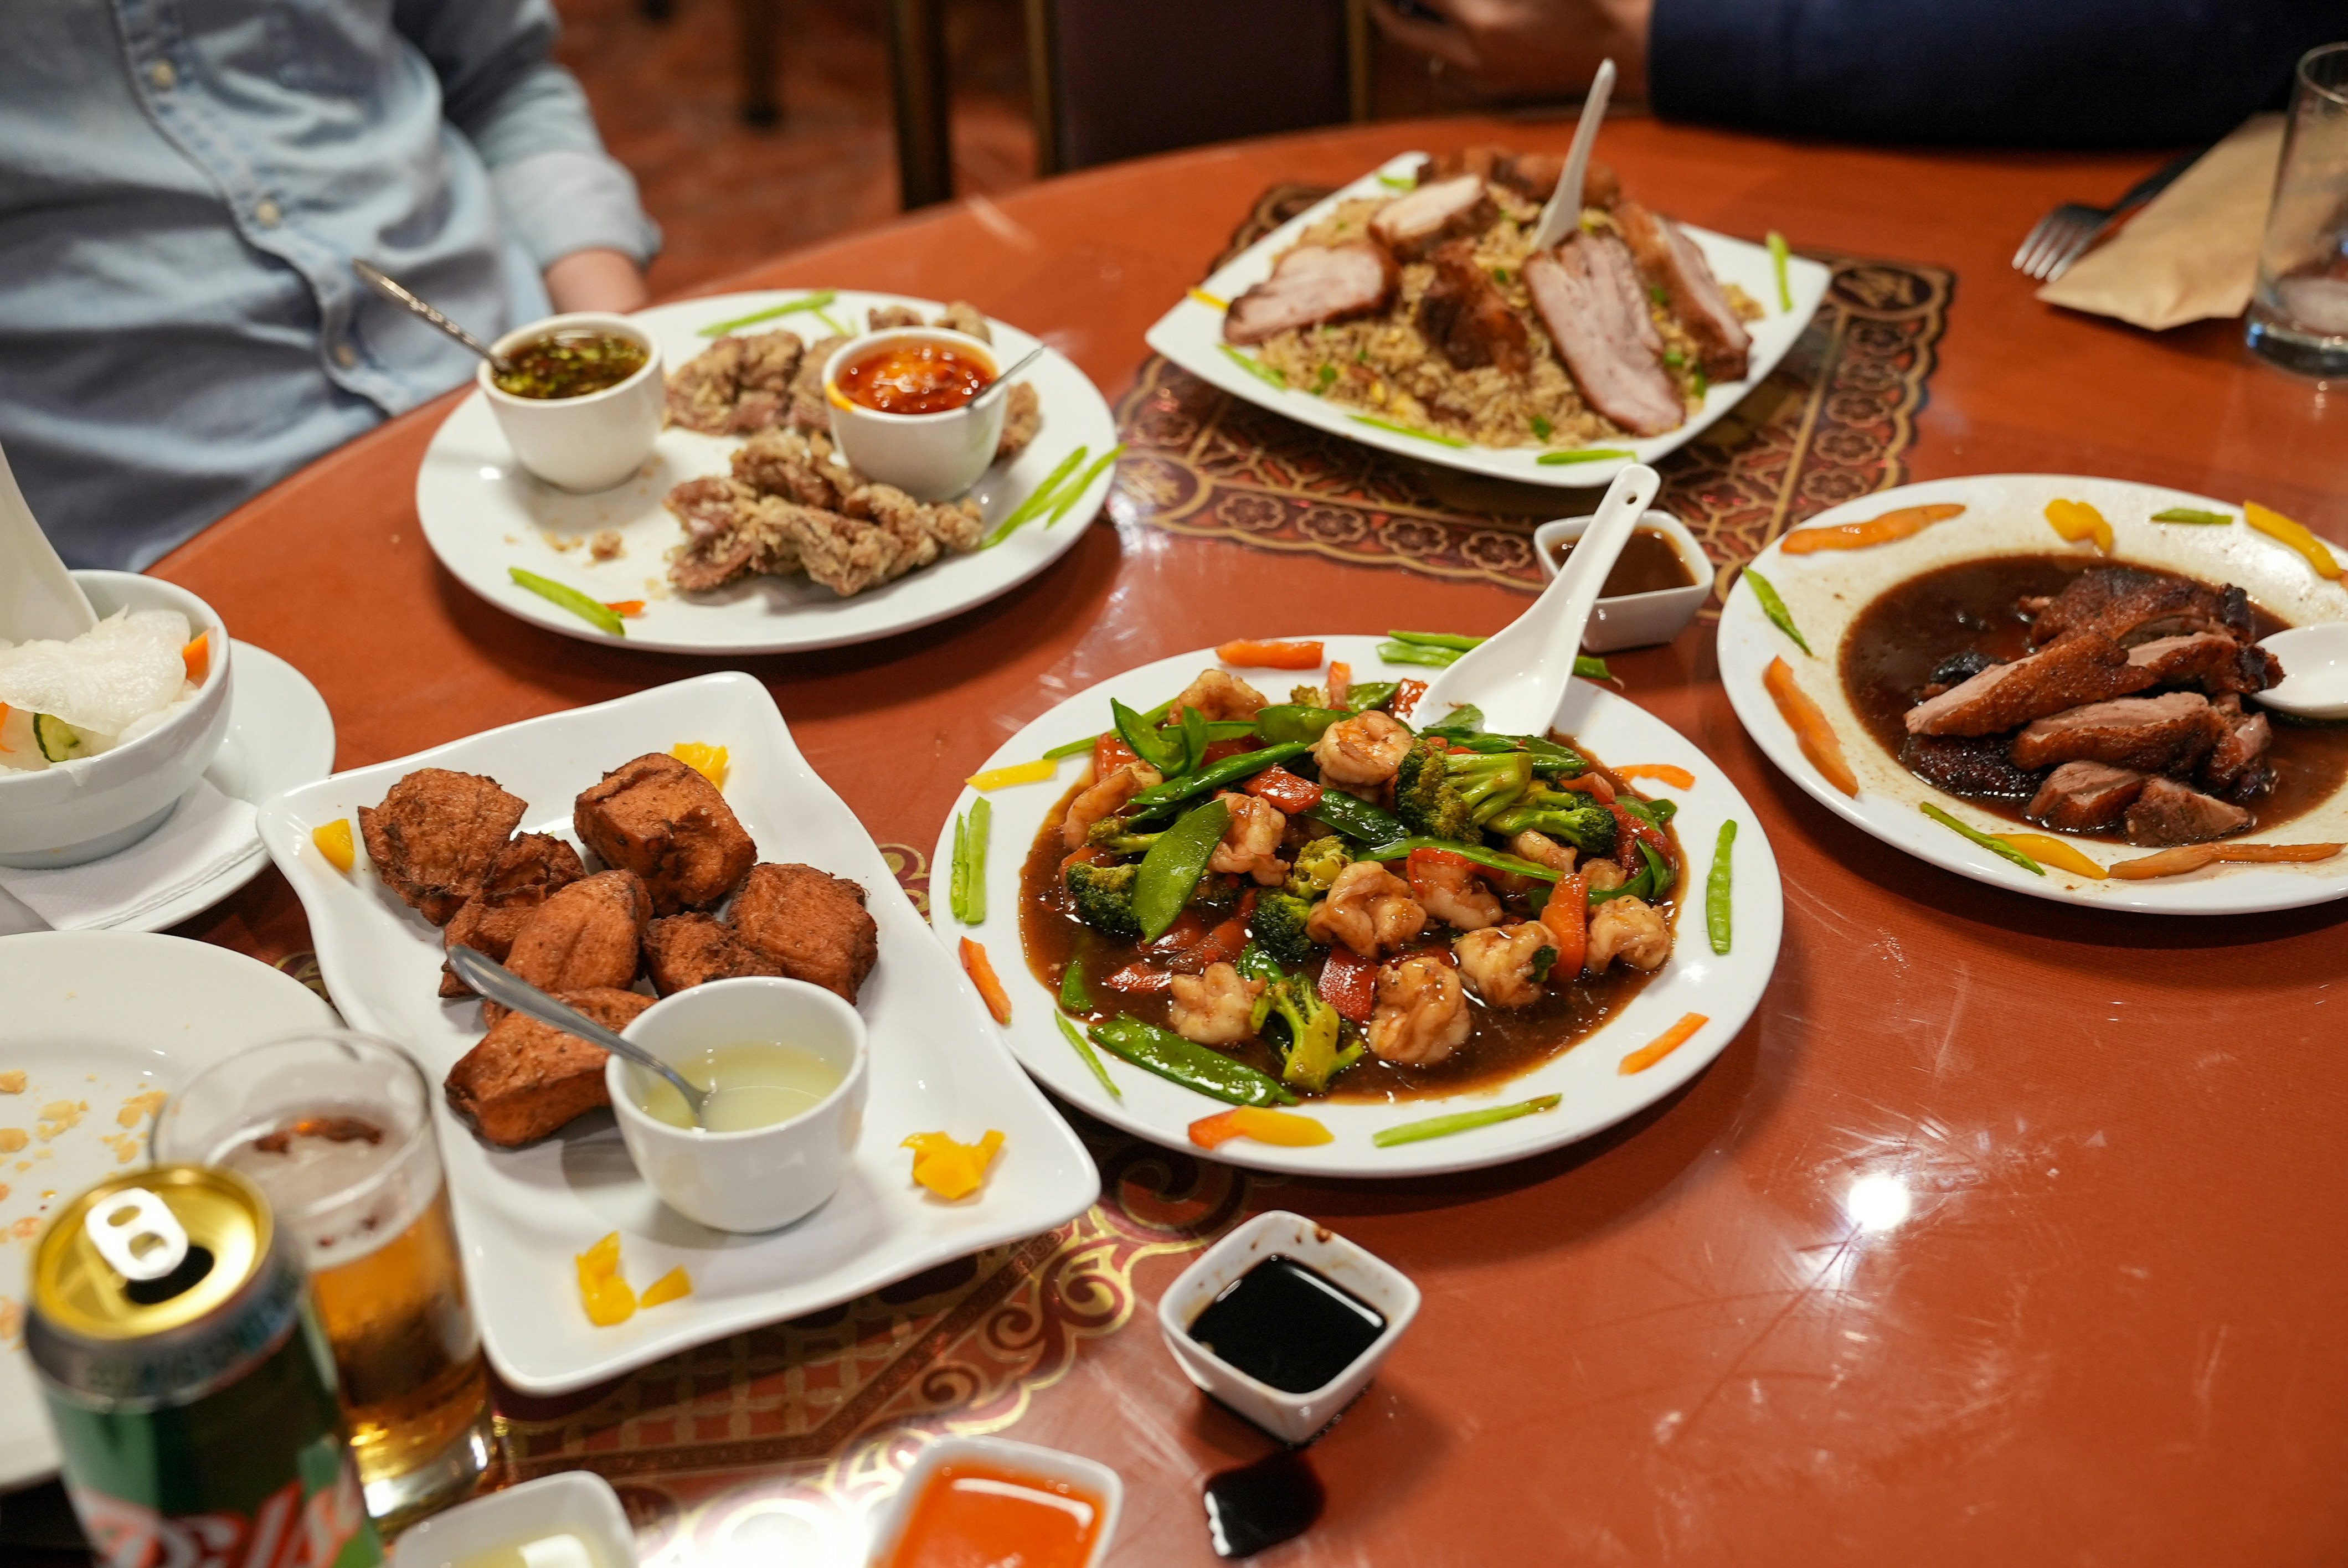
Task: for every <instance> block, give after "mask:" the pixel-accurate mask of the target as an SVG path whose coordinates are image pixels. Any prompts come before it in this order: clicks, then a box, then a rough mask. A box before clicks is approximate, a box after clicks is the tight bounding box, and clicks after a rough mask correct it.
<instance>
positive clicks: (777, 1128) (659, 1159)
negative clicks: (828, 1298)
mask: <svg viewBox="0 0 2348 1568" xmlns="http://www.w3.org/2000/svg"><path fill="white" fill-rule="evenodd" d="M623 1034H624V1035H625V1037H626V1038H627V1039H628V1040H632V1041H633V1042H634V1043H635V1044H637V1045H641V1046H643V1047H644V1049H645V1050H649V1051H651V1052H652V1053H653V1054H654V1056H656V1057H658V1058H660V1060H661V1061H665V1062H667V1063H668V1064H669V1065H670V1066H671V1067H674V1068H675V1069H676V1070H677V1071H680V1072H682V1073H683V1074H684V1075H685V1078H686V1079H687V1080H688V1081H691V1082H693V1083H695V1084H699V1085H702V1086H704V1087H714V1088H715V1089H716V1090H717V1091H718V1092H716V1093H714V1094H712V1095H711V1096H710V1098H709V1100H708V1102H707V1104H706V1113H707V1115H708V1118H709V1121H710V1122H711V1125H710V1127H708V1128H706V1129H704V1128H700V1127H695V1126H694V1125H693V1124H692V1116H691V1113H690V1112H688V1111H687V1110H686V1109H685V1098H684V1096H682V1095H680V1094H679V1093H677V1091H676V1090H675V1086H674V1085H672V1084H670V1083H669V1082H668V1081H666V1080H665V1079H663V1078H660V1077H658V1076H657V1075H655V1074H654V1073H650V1072H647V1071H644V1069H643V1068H640V1067H638V1066H636V1065H635V1064H634V1063H633V1062H630V1061H625V1060H623V1058H621V1057H618V1056H614V1057H613V1058H612V1059H611V1060H610V1061H607V1062H605V1063H604V1064H603V1081H604V1085H605V1087H607V1088H608V1089H609V1090H610V1091H611V1094H612V1112H613V1115H614V1116H615V1117H616V1118H618V1120H619V1123H620V1136H621V1138H622V1139H623V1140H624V1141H625V1142H626V1143H627V1146H628V1157H629V1158H630V1159H632V1160H633V1161H634V1162H635V1165H636V1170H637V1173H639V1174H641V1175H642V1176H643V1177H644V1182H645V1184H647V1185H649V1186H650V1187H651V1188H652V1190H653V1191H654V1193H655V1194H658V1195H659V1197H660V1200H661V1202H663V1203H664V1204H667V1205H668V1206H669V1207H671V1208H673V1209H675V1211H676V1212H677V1213H679V1214H683V1215H685V1218H687V1219H690V1220H697V1221H699V1222H700V1223H701V1224H703V1225H708V1226H710V1227H711V1228H712V1229H715V1230H722V1231H741V1232H755V1231H770V1230H774V1229H776V1228H777V1227H778V1226H781V1225H789V1224H790V1223H791V1222H792V1221H793V1220H797V1219H802V1218H804V1217H806V1216H807V1215H808V1214H812V1213H813V1212H814V1211H815V1210H816V1209H818V1208H819V1207H820V1206H822V1204H823V1202H824V1200H825V1199H827V1198H829V1197H830V1196H831V1194H833V1193H834V1192H835V1191H837V1190H838V1189H839V1184H840V1180H841V1178H842V1177H844V1176H845V1175H846V1174H847V1173H848V1163H849V1158H850V1155H851V1154H852V1153H854V1151H855V1148H856V1138H857V1134H858V1133H859V1132H861V1131H862V1130H863V1126H864V1100H865V1093H866V1091H867V1089H868V1087H869V1085H870V1056H871V1052H870V1047H869V1045H868V1043H867V1041H866V1040H865V1037H864V1020H863V1019H862V1017H860V1015H859V1014H858V1013H857V1010H856V1009H854V1008H853V1007H851V1006H850V1005H849V1004H848V1003H847V1002H845V1001H842V1000H841V999H839V997H837V996H834V995H833V994H832V993H831V992H829V991H828V990H825V989H823V988H822V987H821V986H811V985H809V984H808V983H807V982H806V981H805V980H786V979H765V978H746V979H732V980H711V981H709V982H708V983H707V984H705V985H698V986H695V987H693V988H691V989H687V990H682V991H678V992H677V993H676V994H675V995H674V996H670V997H666V998H664V999H662V1000H660V1001H657V1002H654V1004H653V1005H652V1006H650V1007H648V1008H646V1009H644V1011H643V1012H641V1013H639V1014H637V1015H636V1018H635V1020H634V1021H633V1022H631V1023H630V1024H629V1025H628V1027H627V1029H626V1030H623Z"/></svg>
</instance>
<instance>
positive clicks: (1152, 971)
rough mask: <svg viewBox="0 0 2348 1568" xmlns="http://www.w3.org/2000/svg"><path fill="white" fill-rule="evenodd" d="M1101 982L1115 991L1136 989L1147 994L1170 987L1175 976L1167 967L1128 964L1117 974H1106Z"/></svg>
mask: <svg viewBox="0 0 2348 1568" xmlns="http://www.w3.org/2000/svg"><path fill="white" fill-rule="evenodd" d="M1101 984H1103V985H1105V986H1107V988H1108V989H1111V990H1113V991H1135V992H1140V993H1142V994H1145V995H1147V994H1148V993H1151V992H1155V991H1162V990H1168V989H1171V988H1172V986H1173V984H1174V977H1173V975H1172V974H1170V973H1169V972H1168V971H1167V970H1165V969H1156V968H1150V967H1149V966H1148V964H1128V965H1126V966H1125V968H1121V969H1119V970H1117V972H1116V973H1115V974H1113V975H1107V976H1104V977H1103V978H1102V979H1101Z"/></svg>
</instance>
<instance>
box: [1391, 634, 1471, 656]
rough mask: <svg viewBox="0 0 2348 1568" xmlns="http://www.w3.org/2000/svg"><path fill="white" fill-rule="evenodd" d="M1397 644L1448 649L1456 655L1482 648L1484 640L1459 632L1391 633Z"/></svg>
mask: <svg viewBox="0 0 2348 1568" xmlns="http://www.w3.org/2000/svg"><path fill="white" fill-rule="evenodd" d="M1386 635H1387V636H1388V637H1391V638H1393V639H1394V640H1395V641H1396V642H1407V643H1409V644H1410V645H1411V646H1412V647H1414V648H1448V649H1450V650H1451V651H1453V652H1455V653H1465V652H1467V651H1468V650H1469V649H1470V648H1481V647H1482V646H1483V645H1484V639H1483V638H1480V637H1468V636H1466V635H1464V634H1463V633H1460V632H1457V631H1389V632H1387V633H1386Z"/></svg>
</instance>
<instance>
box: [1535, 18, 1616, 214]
mask: <svg viewBox="0 0 2348 1568" xmlns="http://www.w3.org/2000/svg"><path fill="white" fill-rule="evenodd" d="M1613 96H1614V62H1613V61H1612V60H1607V61H1604V62H1602V63H1601V64H1600V66H1599V67H1598V75H1597V76H1596V77H1594V78H1593V79H1592V80H1591V84H1590V96H1589V97H1586V98H1584V99H1582V101H1581V120H1580V121H1579V122H1577V123H1576V124H1575V126H1574V128H1573V146H1572V148H1571V149H1570V150H1569V151H1568V152H1567V153H1566V155H1565V172H1564V173H1563V174H1561V175H1560V176H1559V177H1558V181H1557V189H1556V190H1552V191H1550V196H1549V205H1548V206H1546V207H1544V208H1542V209H1541V215H1540V222H1539V223H1538V224H1536V225H1534V227H1533V249H1534V250H1536V251H1546V250H1548V249H1549V248H1550V246H1552V245H1554V244H1556V243H1557V242H1558V241H1560V240H1562V239H1564V238H1565V236H1566V234H1567V232H1568V231H1570V230H1571V229H1572V228H1573V226H1574V225H1575V224H1577V223H1579V222H1581V187H1582V184H1583V182H1584V181H1585V180H1586V179H1587V178H1588V177H1589V174H1590V149H1591V148H1592V147H1595V146H1596V145H1597V144H1598V128H1599V126H1600V125H1601V124H1603V123H1604V121H1605V119H1606V105H1607V102H1608V100H1609V99H1611V98H1612V97H1613Z"/></svg>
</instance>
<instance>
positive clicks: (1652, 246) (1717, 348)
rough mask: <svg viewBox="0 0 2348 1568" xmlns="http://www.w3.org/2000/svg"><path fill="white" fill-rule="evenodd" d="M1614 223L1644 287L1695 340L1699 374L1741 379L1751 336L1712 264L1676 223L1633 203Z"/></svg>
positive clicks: (1625, 204) (1626, 204)
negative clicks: (1660, 295) (1657, 294)
mask: <svg viewBox="0 0 2348 1568" xmlns="http://www.w3.org/2000/svg"><path fill="white" fill-rule="evenodd" d="M1614 221H1615V224H1616V225H1617V226H1618V227H1619V228H1621V230H1622V238H1623V239H1624V240H1625V241H1629V243H1630V246H1631V254H1632V256H1634V257H1636V258H1637V259H1638V262H1639V271H1640V272H1641V273H1642V274H1643V276H1644V277H1645V279H1646V280H1647V282H1648V283H1649V284H1651V285H1652V286H1653V287H1655V288H1659V289H1661V290H1663V300H1664V303H1665V307H1666V308H1667V309H1669V310H1670V312H1671V313H1672V314H1673V315H1674V316H1676V317H1678V318H1679V322H1680V324H1681V325H1682V326H1684V327H1685V328H1686V329H1687V333H1688V335H1689V336H1690V337H1692V338H1694V339H1695V351H1696V363H1697V364H1701V365H1703V366H1704V374H1706V375H1708V376H1710V377H1712V379H1713V380H1715V381H1742V380H1744V379H1745V371H1746V364H1747V363H1748V361H1749V357H1750V354H1751V352H1752V348H1753V337H1752V334H1751V333H1747V332H1746V330H1745V323H1744V322H1743V321H1742V320H1741V319H1739V318H1738V316H1737V314H1736V307H1735V306H1734V305H1732V304H1730V303H1729V302H1728V295H1727V294H1726V293H1725V292H1723V291H1722V289H1721V286H1720V280H1718V279H1717V278H1715V277H1714V276H1713V275H1712V263H1710V262H1709V261H1705V260H1704V252H1703V251H1699V250H1697V249H1696V247H1695V241H1693V240H1691V239H1689V238H1688V237H1687V236H1686V235H1685V234H1684V233H1682V232H1681V231H1680V226H1679V225H1678V224H1676V223H1674V222H1673V221H1672V220H1670V219H1668V218H1665V217H1663V215H1661V214H1660V213H1655V212H1650V211H1648V210H1646V209H1645V208H1643V207H1642V206H1640V205H1639V204H1638V203H1637V202H1635V201H1625V202H1623V203H1622V205H1621V206H1619V207H1617V208H1616V209H1615V210H1614Z"/></svg>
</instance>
